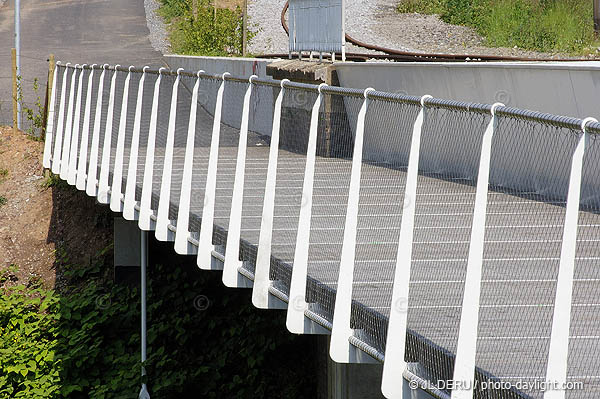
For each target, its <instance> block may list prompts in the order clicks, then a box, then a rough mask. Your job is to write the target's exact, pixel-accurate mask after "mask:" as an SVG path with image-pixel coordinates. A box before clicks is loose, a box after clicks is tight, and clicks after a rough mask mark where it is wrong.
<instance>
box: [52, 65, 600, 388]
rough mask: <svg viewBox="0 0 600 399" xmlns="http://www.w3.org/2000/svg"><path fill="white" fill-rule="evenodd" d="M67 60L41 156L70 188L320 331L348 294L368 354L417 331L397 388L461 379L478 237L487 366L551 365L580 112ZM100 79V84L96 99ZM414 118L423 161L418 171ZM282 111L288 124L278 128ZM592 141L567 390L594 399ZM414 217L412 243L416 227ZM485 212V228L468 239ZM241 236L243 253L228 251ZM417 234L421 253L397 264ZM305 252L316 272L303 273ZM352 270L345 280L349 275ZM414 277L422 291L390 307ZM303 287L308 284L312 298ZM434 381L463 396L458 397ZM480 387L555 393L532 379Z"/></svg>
mask: <svg viewBox="0 0 600 399" xmlns="http://www.w3.org/2000/svg"><path fill="white" fill-rule="evenodd" d="M58 71H59V72H58V73H57V79H56V89H55V90H56V94H55V98H54V100H53V101H54V103H55V108H54V109H52V111H51V112H52V113H53V118H52V124H53V125H54V132H55V134H54V135H52V134H51V129H49V131H50V134H49V135H48V140H49V143H47V147H48V148H50V152H52V151H53V154H52V156H50V153H49V154H48V162H49V163H48V165H46V166H49V165H51V166H52V169H53V171H55V172H58V173H60V174H61V177H64V178H68V177H69V176H71V177H72V179H71V182H72V183H73V184H75V182H76V181H77V179H78V178H79V177H81V178H82V179H83V183H82V187H84V188H83V189H86V190H87V191H88V194H91V195H97V196H98V198H99V200H100V202H104V203H110V205H111V208H112V209H114V210H116V211H124V210H126V209H127V208H128V206H133V208H132V209H134V210H135V212H133V213H130V214H129V215H126V213H127V212H126V211H125V212H124V216H125V217H126V218H128V219H133V220H139V223H140V227H141V228H143V229H145V230H156V235H157V238H159V239H161V240H169V241H177V235H180V236H181V237H184V238H185V241H186V244H187V245H186V246H185V249H182V248H184V247H182V246H179V247H178V244H177V242H176V248H179V250H178V252H180V253H185V254H189V255H196V256H197V259H198V265H199V266H200V267H201V268H205V269H220V268H225V272H226V273H227V269H230V268H231V267H233V268H234V269H235V270H234V272H235V275H236V276H237V278H236V281H237V283H236V285H237V286H239V287H253V299H256V301H257V302H255V304H258V306H260V307H267V308H269V307H270V308H281V307H287V303H289V309H288V320H289V315H290V312H292V311H298V310H299V311H300V312H302V313H303V314H304V315H303V317H304V318H305V324H309V325H313V327H311V328H312V329H313V330H312V331H313V332H315V331H317V332H320V333H328V332H329V331H330V330H332V329H333V330H335V329H336V328H337V327H336V320H335V317H334V315H335V314H336V312H339V308H340V306H341V305H340V304H343V303H345V302H344V301H346V300H347V303H348V306H349V307H350V310H349V314H350V318H349V325H348V326H346V327H347V328H348V330H349V331H350V335H349V336H347V337H345V339H346V341H347V342H346V345H348V346H349V348H350V349H348V350H349V351H350V352H352V351H356V352H357V353H358V352H360V353H363V355H364V354H365V353H366V354H368V356H362V355H359V356H357V357H355V358H354V360H352V356H351V358H350V359H348V360H347V361H359V362H360V361H381V362H383V361H384V360H385V362H388V361H389V359H388V357H389V358H391V356H386V346H388V345H389V343H390V340H394V339H400V338H401V337H402V336H403V335H404V334H405V333H406V334H407V339H406V346H405V353H404V356H402V359H401V360H404V361H406V362H407V363H408V366H407V367H408V368H407V369H406V370H395V378H396V379H397V380H398V383H401V381H402V378H401V376H402V374H403V373H404V376H405V378H408V377H406V376H407V375H408V374H410V375H414V376H418V377H420V378H422V379H424V380H430V381H434V382H435V381H438V380H452V379H453V376H455V372H454V362H455V353H457V351H459V349H460V348H458V342H459V336H460V334H461V315H463V314H464V305H463V303H465V300H464V298H465V297H468V296H469V295H471V294H472V293H471V292H469V291H465V285H466V283H465V281H466V280H467V277H468V273H469V270H470V268H471V267H472V265H471V264H470V261H469V260H470V259H471V258H472V256H473V255H472V254H471V253H470V247H471V246H472V245H473V244H472V240H473V239H479V238H480V239H481V242H482V248H483V252H482V260H481V262H480V264H479V270H480V272H481V276H480V281H479V285H478V286H479V287H480V294H479V293H478V294H477V295H478V303H477V311H478V313H477V321H478V322H477V329H476V331H475V333H476V335H475V337H476V340H475V341H473V342H472V344H473V345H476V357H475V365H476V367H477V368H476V369H474V373H475V376H476V377H475V378H476V380H478V381H496V380H500V381H508V382H512V383H515V384H516V383H517V382H519V381H523V380H526V381H534V380H544V379H545V378H546V377H547V371H548V369H549V353H550V352H551V350H552V345H551V337H552V334H553V317H555V316H554V315H555V314H556V308H557V306H555V298H556V297H557V295H558V294H557V280H559V272H560V268H561V267H562V266H561V265H562V264H563V263H564V260H565V256H566V255H565V253H564V249H563V247H564V240H565V239H564V238H563V237H564V236H566V235H565V231H566V227H565V226H567V225H568V217H567V208H568V207H567V200H568V199H570V198H571V192H570V191H569V190H570V188H569V183H570V182H571V186H573V182H572V179H573V177H572V175H571V169H572V168H571V162H572V159H574V155H573V154H574V153H575V152H576V148H577V146H578V143H579V142H580V138H581V137H582V135H583V133H582V131H581V129H580V128H579V127H578V125H577V123H578V122H581V121H568V123H567V122H565V120H562V121H561V122H560V123H559V122H552V120H551V119H549V117H550V116H544V117H543V118H542V116H538V117H537V119H535V118H531V117H528V118H526V117H520V116H519V115H518V114H515V115H513V114H510V113H509V112H508V111H506V113H505V114H500V116H496V117H492V115H491V114H490V113H489V112H474V111H473V109H474V108H477V107H473V105H469V104H458V103H456V104H451V103H449V104H450V105H444V104H443V103H442V102H438V103H430V104H429V105H421V104H419V103H418V101H415V100H414V99H408V98H407V99H404V100H398V99H397V98H396V97H394V96H393V95H392V96H391V97H389V98H383V97H382V96H380V97H377V95H374V97H373V98H369V97H367V98H366V99H365V98H364V97H363V96H362V93H360V92H358V93H357V92H356V91H351V90H348V91H347V92H344V91H339V92H336V91H327V92H326V91H323V92H320V91H317V90H316V88H315V87H310V86H309V85H304V86H303V85H297V86H293V85H290V86H289V87H286V86H284V85H280V84H279V82H275V83H272V82H262V81H258V82H257V81H256V80H255V82H254V83H245V82H244V81H243V80H241V79H240V80H226V79H220V80H219V79H218V78H216V77H209V76H201V77H197V78H196V77H194V76H193V75H190V76H183V75H182V76H180V75H176V74H164V75H156V74H150V73H143V74H142V73H140V72H132V71H129V72H126V71H118V70H116V71H114V72H111V73H108V71H106V70H104V71H103V72H102V74H103V75H104V74H105V73H106V75H107V76H106V77H105V79H106V81H104V83H103V84H102V83H101V81H100V80H99V79H100V78H99V77H98V75H99V73H100V71H99V70H97V71H95V75H94V76H93V77H90V75H89V73H90V71H88V70H85V69H83V70H81V69H72V68H65V67H61V68H59V69H58ZM74 71H76V72H74ZM109 75H110V76H111V77H112V82H111V83H110V84H109V83H108V76H109ZM86 76H87V79H88V80H87V81H86V80H85V79H86ZM159 76H160V78H159ZM142 77H143V78H144V79H145V81H143V80H142ZM77 78H78V79H79V83H77V82H78V81H77ZM161 79H162V80H161ZM82 82H83V83H88V82H90V85H89V86H86V85H84V84H83V83H82ZM86 87H88V88H92V92H91V93H90V94H89V97H88V98H87V100H86V94H87V90H88V89H86ZM249 87H250V88H251V90H250V92H249V91H248V88H249ZM282 87H283V89H282ZM126 88H127V90H128V91H129V95H127V94H126V92H127V90H126ZM152 88H154V92H152ZM61 89H62V92H61ZM136 92H137V93H138V94H137V95H135V93H136ZM69 93H70V94H69ZM75 93H77V94H75ZM98 93H103V95H102V98H100V100H98V98H99V95H98ZM67 96H68V97H67ZM245 96H246V98H247V101H246V102H244V97H245ZM194 100H195V102H196V104H195V106H192V104H194ZM317 101H319V102H318V103H317ZM111 104H112V105H111ZM124 104H125V105H124ZM315 104H316V105H315ZM365 104H366V105H365ZM96 106H97V107H98V108H96V110H94V108H95V107H96ZM111 106H112V107H113V108H114V109H113V110H112V111H111ZM476 106H479V105H476ZM151 107H152V111H150V108H151ZM173 107H175V108H173ZM193 108H196V109H195V111H192V109H193ZM483 108H484V109H489V107H488V108H485V107H483ZM507 110H508V109H507ZM77 112H80V113H81V115H82V116H81V118H79V117H78V116H77ZM61 113H62V114H63V116H62V118H63V119H62V120H61ZM86 113H87V119H88V125H87V126H86V123H85V119H86V116H85V114H86ZM361 113H362V116H361ZM217 114H219V115H221V118H220V120H217V122H216V123H215V122H214V117H213V116H214V115H217ZM192 115H193V116H192ZM311 117H312V118H311ZM419 117H421V118H423V123H422V126H421V127H420V130H419V131H418V134H419V135H420V143H419V144H420V150H419V147H417V154H420V157H419V158H418V160H417V161H416V170H415V172H411V162H410V159H411V156H413V154H414V152H413V148H414V141H415V140H414V137H415V134H417V133H416V132H417V129H416V127H415V126H416V122H415V119H418V118H419ZM69 118H72V119H74V120H73V121H72V122H71V126H69ZM361 118H362V121H361ZM544 118H546V119H548V120H546V119H544ZM492 119H494V120H492ZM244 121H245V123H246V124H245V123H244ZM96 123H97V129H95V128H96ZM274 123H279V124H280V126H279V128H278V129H277V128H274V129H273V130H272V129H271V128H272V126H273V125H274ZM492 125H493V128H494V141H493V142H492V144H491V147H490V150H491V157H490V161H489V165H488V168H489V184H486V185H485V186H483V190H485V191H483V198H484V199H485V200H484V202H485V205H486V207H485V208H484V213H483V215H484V220H483V221H481V220H480V219H478V218H474V214H475V213H476V208H477V206H478V205H477V203H476V198H477V197H478V195H479V196H481V195H482V191H481V190H482V188H479V187H478V185H477V183H478V175H479V174H480V172H481V170H482V169H481V165H480V159H483V157H482V156H481V154H482V143H483V142H484V133H485V132H486V131H487V130H486V129H489V126H492ZM92 126H93V127H94V128H92ZM109 126H110V127H109ZM244 126H245V127H244ZM136 128H137V129H136ZM136 130H137V133H136ZM153 131H154V133H152V132H153ZM88 133H89V135H88ZM136 135H137V137H136ZM153 135H154V136H153ZM59 140H62V142H61V141H59ZM586 140H588V141H589V143H588V147H587V148H586V151H587V152H586V155H585V157H584V158H583V164H582V171H583V172H582V176H581V177H580V180H579V184H580V186H581V195H580V197H581V200H579V198H577V203H578V205H579V213H578V214H576V220H575V232H576V234H575V236H571V237H567V238H568V239H572V240H573V241H574V242H575V243H576V252H575V254H574V256H573V257H572V259H571V261H572V262H573V264H574V269H573V270H574V272H573V276H572V280H573V287H574V288H573V297H572V303H571V301H569V303H567V304H560V305H561V309H562V308H565V307H566V309H568V310H569V312H570V333H569V336H568V337H566V338H567V343H566V344H567V345H568V353H569V358H568V375H567V380H568V381H585V389H583V390H578V391H568V392H567V396H568V397H572V398H588V397H589V398H592V397H595V396H596V395H597V392H598V387H599V385H598V384H599V382H600V381H599V378H598V377H597V376H594V375H595V374H593V371H594V370H595V368H596V367H595V366H596V365H597V362H596V358H597V354H598V353H599V351H600V338H599V337H600V324H599V323H597V316H596V314H597V310H598V307H599V306H600V304H598V303H597V302H598V301H597V299H596V298H597V293H598V290H599V289H600V269H599V268H598V267H597V265H598V261H599V260H600V249H599V247H598V245H597V242H598V240H599V239H600V238H599V237H600V234H599V233H600V229H599V227H600V215H598V210H599V209H600V207H599V205H600V201H599V196H598V192H599V191H598V177H599V175H598V172H599V170H598V162H597V161H598V158H597V157H598V155H599V152H598V148H597V146H596V145H595V144H596V142H595V141H596V138H595V135H590V137H587V139H586ZM67 142H69V145H71V147H70V148H69V147H65V145H66V143H67ZM273 143H276V144H277V145H276V146H275V147H272V144H273ZM94 146H95V148H94ZM57 150H58V152H57ZM61 151H62V154H61ZM357 151H358V152H357ZM311 153H312V154H313V156H312V157H311ZM84 154H85V155H84ZM242 154H243V156H244V157H245V160H243V162H241V163H240V162H239V159H240V155H242ZM359 155H360V158H359V161H358V162H357V161H356V160H357V157H358V156H359ZM73 157H75V158H73ZM50 158H51V159H50ZM50 160H51V162H50ZM82 160H83V161H82ZM149 160H152V166H151V167H149V165H150V164H149ZM414 162H415V161H414V160H413V163H414ZM67 163H68V164H70V165H76V166H75V168H72V167H71V166H66V164H67ZM63 168H64V170H63ZM311 170H312V172H311ZM416 172H418V173H417V174H413V175H411V173H416ZM311 174H312V177H311V178H309V177H308V176H311ZM240 176H242V178H241V180H240ZM411 176H414V178H416V183H414V184H413V182H411V179H413V177H411ZM486 178H487V177H486ZM103 180H104V181H103ZM90 181H91V183H90ZM307 182H310V184H309V185H310V190H308V189H307ZM411 187H414V190H413V189H412V188H411ZM103 190H104V191H103ZM411 190H412V191H411ZM113 197H114V198H113ZM568 197H569V198H568ZM117 203H118V204H117ZM307 208H308V210H307ZM407 209H408V210H411V211H407ZM407 215H408V216H410V220H411V223H412V229H411V236H410V237H411V240H410V241H409V242H408V243H407V242H403V241H402V238H401V237H404V236H403V235H402V234H404V233H402V230H403V228H402V226H403V224H405V223H408V222H407V221H406V220H405V218H406V216H407ZM146 218H147V220H145V219H146ZM205 219H206V220H208V222H206V220H205ZM481 222H482V223H483V225H482V226H483V232H484V234H483V236H482V237H479V238H478V237H473V235H472V231H473V226H474V225H477V223H481ZM207 223H209V224H208V225H207ZM232 227H233V229H234V233H233V234H234V235H232V234H231V229H232ZM203 229H205V233H206V232H208V233H206V234H209V233H210V234H209V236H210V237H209V239H208V241H206V238H205V237H204V236H203V232H202V230H203ZM207 229H208V230H207ZM238 234H239V236H238ZM232 237H234V238H232ZM265 237H267V240H265ZM207 243H208V245H209V246H206V245H205V244H207ZM304 243H306V245H304ZM232 244H235V245H236V246H237V248H238V250H237V251H236V252H237V253H236V254H234V255H235V256H234V258H235V259H233V258H228V253H227V248H228V247H230V246H232ZM407 245H409V246H410V248H411V252H410V253H409V256H410V257H409V262H407V263H399V259H401V258H402V255H403V252H402V250H403V248H406V246H407ZM207 248H208V249H209V250H210V253H212V257H213V259H212V260H211V261H210V262H208V263H206V262H205V259H206V255H207V254H206V250H207ZM232 248H233V247H232ZM196 253H197V254H196ZM348 253H352V257H351V258H347V256H348ZM231 259H233V260H234V261H233V262H230V260H231ZM265 259H266V260H265ZM344 259H351V262H349V263H345V262H344ZM215 260H216V261H215ZM301 262H302V264H304V265H305V273H304V274H301V275H300V276H299V277H298V275H295V274H294V273H297V269H296V265H298V264H300V263H301ZM265 266H266V274H264V272H265V269H264V268H265ZM348 275H350V277H351V278H350V280H349V281H350V286H349V289H348V287H347V286H346V285H343V284H345V283H343V282H342V280H343V277H344V276H348ZM402 275H404V278H405V279H406V281H408V284H409V291H408V292H409V294H408V297H401V298H399V300H394V298H396V297H395V295H394V290H395V289H396V288H397V286H395V281H396V282H397V281H399V278H400V280H401V279H402ZM263 276H267V277H266V279H265V278H264V277H263ZM399 276H400V277H399ZM224 279H225V274H224ZM298 279H299V280H298ZM295 281H303V282H304V284H305V285H304V287H301V288H300V290H299V291H298V288H297V283H296V282H295ZM265 284H266V285H265ZM340 285H342V287H343V288H342V289H340ZM261 287H264V288H265V290H264V292H259V290H260V289H262V288H261ZM298 293H300V295H299V294H298ZM261 295H262V296H261ZM298 295H299V296H298ZM263 297H264V298H267V299H268V300H267V301H266V302H261V298H263ZM340 297H341V298H340ZM290 298H291V299H290ZM396 299H398V298H396ZM304 304H305V305H304ZM398 314H406V324H405V329H401V330H394V331H390V330H389V329H388V325H390V324H389V323H390V318H391V317H392V315H398ZM394 317H395V316H394ZM288 327H289V324H288ZM304 332H309V331H307V330H306V331H304ZM390 334H391V335H390ZM332 339H333V338H332ZM596 374H597V373H596ZM436 392H437V393H436V395H438V396H440V397H448V396H449V393H450V390H449V389H440V390H439V391H436ZM479 394H483V391H480V392H479ZM485 394H486V395H490V396H485V397H490V398H492V397H493V398H508V397H515V398H516V397H523V398H525V397H536V398H537V397H540V398H541V397H542V392H541V391H539V390H537V389H530V390H527V389H515V388H510V389H505V388H502V389H488V390H486V392H485Z"/></svg>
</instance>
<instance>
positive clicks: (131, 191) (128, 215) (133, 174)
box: [123, 66, 150, 220]
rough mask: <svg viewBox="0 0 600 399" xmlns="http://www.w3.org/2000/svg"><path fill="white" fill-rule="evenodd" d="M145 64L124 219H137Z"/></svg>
mask: <svg viewBox="0 0 600 399" xmlns="http://www.w3.org/2000/svg"><path fill="white" fill-rule="evenodd" d="M148 68H150V67H148V66H145V67H144V68H143V69H142V77H141V78H140V82H139V83H138V91H137V99H136V104H135V116H134V120H133V132H132V133H131V150H130V152H129V166H128V168H127V184H126V185H125V202H124V204H123V218H124V219H125V220H137V219H138V217H139V214H138V213H137V211H136V209H135V205H136V200H135V184H136V179H137V164H138V153H139V148H140V129H141V123H142V106H143V102H144V81H145V80H146V70H147V69H148Z"/></svg>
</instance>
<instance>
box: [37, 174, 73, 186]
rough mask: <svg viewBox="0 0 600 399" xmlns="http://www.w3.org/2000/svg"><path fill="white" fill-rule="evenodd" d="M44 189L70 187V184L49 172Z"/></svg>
mask: <svg viewBox="0 0 600 399" xmlns="http://www.w3.org/2000/svg"><path fill="white" fill-rule="evenodd" d="M42 187H44V188H50V187H69V184H68V183H67V182H66V181H65V180H63V179H61V178H60V176H59V175H55V174H54V173H52V172H48V175H47V176H46V178H45V179H44V181H43V182H42Z"/></svg>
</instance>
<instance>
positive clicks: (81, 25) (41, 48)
mask: <svg viewBox="0 0 600 399" xmlns="http://www.w3.org/2000/svg"><path fill="white" fill-rule="evenodd" d="M0 4H2V1H1V0H0ZM148 35H149V31H148V27H147V25H146V14H145V11H144V1H143V0H56V1H42V0H21V70H22V74H21V75H22V80H23V88H24V101H25V103H29V104H31V103H35V99H36V97H37V96H36V95H35V93H34V92H33V90H32V85H33V80H34V79H35V78H38V79H39V80H40V81H43V85H42V88H41V90H40V97H41V100H42V102H43V101H44V87H45V84H46V77H47V70H48V63H47V59H48V55H49V54H51V53H53V54H55V56H56V60H60V61H62V62H71V63H73V64H75V63H88V64H91V63H98V64H101V63H109V64H116V63H118V64H121V65H137V66H140V65H151V66H152V65H153V66H157V65H163V63H164V62H163V58H162V54H160V53H159V52H157V51H155V50H154V49H153V48H152V46H151V45H150V41H149V39H148ZM13 46H14V0H9V1H6V2H5V3H4V5H1V6H0V125H3V124H12V111H11V98H12V88H11V79H10V76H11V70H10V65H11V56H10V53H11V48H12V47H13ZM25 125H27V124H26V123H25Z"/></svg>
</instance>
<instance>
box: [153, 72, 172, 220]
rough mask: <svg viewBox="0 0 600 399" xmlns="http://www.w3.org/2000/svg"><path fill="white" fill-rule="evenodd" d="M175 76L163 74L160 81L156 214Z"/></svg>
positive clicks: (154, 177) (155, 154)
mask: <svg viewBox="0 0 600 399" xmlns="http://www.w3.org/2000/svg"><path fill="white" fill-rule="evenodd" d="M174 82H175V76H174V75H171V74H168V75H167V74H163V75H162V77H161V81H160V94H159V96H158V111H157V112H158V116H157V118H156V141H155V147H154V171H153V173H152V199H151V201H150V209H152V211H153V212H154V213H155V214H156V211H157V210H158V199H159V196H160V187H161V184H162V171H163V167H164V162H165V151H166V147H167V133H168V129H169V115H170V113H171V95H172V94H173V83H174Z"/></svg>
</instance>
